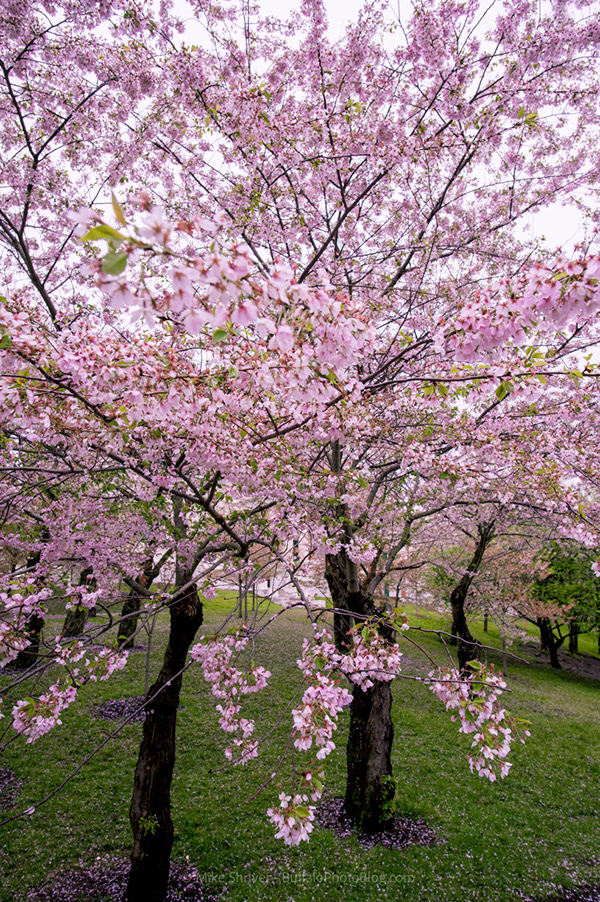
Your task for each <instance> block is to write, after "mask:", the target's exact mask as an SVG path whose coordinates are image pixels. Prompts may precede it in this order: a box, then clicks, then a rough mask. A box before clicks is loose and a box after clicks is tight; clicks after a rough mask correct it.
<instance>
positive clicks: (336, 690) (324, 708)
mask: <svg viewBox="0 0 600 902" xmlns="http://www.w3.org/2000/svg"><path fill="white" fill-rule="evenodd" d="M351 701H352V696H351V695H350V693H349V692H348V690H347V689H346V688H344V687H341V686H338V685H337V684H336V683H335V682H334V680H332V679H331V677H330V676H327V675H325V674H324V673H317V674H316V676H315V681H314V683H313V685H312V686H309V687H308V688H307V689H306V690H305V691H304V694H303V696H302V701H301V702H300V704H299V705H298V707H296V708H294V710H293V711H292V717H293V720H294V733H295V738H294V745H295V746H296V748H297V749H300V750H301V751H306V750H307V749H309V748H310V747H311V746H312V744H313V741H314V743H315V746H319V751H318V752H317V758H319V759H323V758H326V757H327V755H329V754H330V753H331V752H332V751H333V750H334V748H335V743H334V742H333V741H332V738H331V737H332V736H333V733H334V731H335V730H337V719H338V715H339V713H340V711H343V709H344V708H345V707H346V706H347V705H349V704H350V702H351Z"/></svg>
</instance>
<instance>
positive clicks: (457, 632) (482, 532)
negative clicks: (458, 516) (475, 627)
mask: <svg viewBox="0 0 600 902" xmlns="http://www.w3.org/2000/svg"><path fill="white" fill-rule="evenodd" d="M494 530H495V521H494V520H492V521H491V522H490V523H482V524H480V526H479V528H478V540H477V544H476V546H475V551H474V553H473V557H472V558H471V560H470V561H469V564H468V566H467V570H466V572H465V575H464V576H463V578H462V579H461V581H460V582H459V584H458V585H457V586H456V588H455V589H453V591H452V593H451V595H450V606H451V608H452V635H453V636H456V637H457V639H458V648H457V657H458V667H459V670H461V671H465V670H466V669H467V665H468V663H469V661H474V660H475V658H476V657H477V644H476V642H475V640H474V639H473V636H472V635H471V631H470V629H469V625H468V623H467V618H466V615H465V602H466V600H467V595H468V593H469V589H470V587H471V583H472V582H473V577H474V576H475V574H476V573H477V571H478V570H479V568H480V566H481V562H482V561H483V556H484V554H485V550H486V548H487V547H488V545H489V544H490V542H491V541H492V539H493V538H494Z"/></svg>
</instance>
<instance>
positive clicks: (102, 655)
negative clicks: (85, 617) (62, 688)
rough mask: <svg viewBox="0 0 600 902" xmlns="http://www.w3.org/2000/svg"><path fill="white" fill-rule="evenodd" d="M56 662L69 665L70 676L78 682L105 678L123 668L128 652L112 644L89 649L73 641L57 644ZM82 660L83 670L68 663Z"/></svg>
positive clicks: (94, 681) (81, 643) (93, 681)
mask: <svg viewBox="0 0 600 902" xmlns="http://www.w3.org/2000/svg"><path fill="white" fill-rule="evenodd" d="M55 653H56V658H55V661H56V663H57V664H62V665H64V666H69V672H70V674H71V676H72V677H73V678H74V679H76V680H77V681H78V682H79V683H84V682H85V683H87V682H92V683H96V682H97V681H98V680H107V679H108V678H109V677H110V676H111V675H112V674H113V673H115V671H117V670H123V668H124V667H125V665H126V663H127V658H128V656H129V652H127V651H122V650H121V649H117V648H115V647H114V646H112V645H105V646H103V647H102V648H101V649H99V650H98V649H90V647H89V646H86V645H85V644H84V643H83V642H81V641H73V642H71V643H70V644H69V645H62V646H61V645H57V646H56V649H55ZM79 661H82V663H83V666H84V667H85V671H82V670H81V667H75V668H73V667H71V666H70V665H72V664H74V663H78V662H79Z"/></svg>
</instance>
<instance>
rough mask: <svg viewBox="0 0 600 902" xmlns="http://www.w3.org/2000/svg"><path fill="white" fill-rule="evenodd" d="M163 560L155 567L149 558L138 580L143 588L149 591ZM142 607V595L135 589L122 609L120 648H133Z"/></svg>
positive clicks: (118, 640)
mask: <svg viewBox="0 0 600 902" xmlns="http://www.w3.org/2000/svg"><path fill="white" fill-rule="evenodd" d="M163 560H164V556H163V558H161V561H160V563H159V564H157V565H156V566H155V565H154V561H153V558H148V560H147V561H146V562H145V563H144V568H143V570H142V572H141V573H140V574H139V576H138V578H137V581H138V583H139V584H140V585H141V586H143V587H144V589H149V588H150V586H151V585H152V583H153V582H154V580H155V579H156V577H157V576H158V574H159V573H160V570H161V567H162V563H163ZM141 607H142V595H140V594H139V592H136V590H135V589H131V591H130V592H129V595H128V596H127V598H126V599H125V601H124V602H123V607H122V609H121V621H120V623H119V636H118V639H117V642H118V643H119V647H120V648H125V649H127V648H133V642H134V636H135V633H136V630H137V625H138V620H139V617H140V609H141Z"/></svg>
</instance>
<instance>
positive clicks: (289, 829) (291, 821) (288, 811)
mask: <svg viewBox="0 0 600 902" xmlns="http://www.w3.org/2000/svg"><path fill="white" fill-rule="evenodd" d="M307 801H308V796H307V795H305V794H303V795H294V796H288V795H286V794H285V793H284V792H280V793H279V806H278V807H277V808H269V810H268V811H267V814H268V816H269V820H270V821H271V822H272V823H273V824H274V825H275V826H276V827H277V833H276V834H275V839H282V840H283V841H284V843H285V844H286V846H297V845H298V844H299V843H300V842H301V841H302V840H306V842H308V840H309V839H310V834H311V833H312V830H313V821H314V819H315V809H314V805H308V806H307V805H306V802H307Z"/></svg>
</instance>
